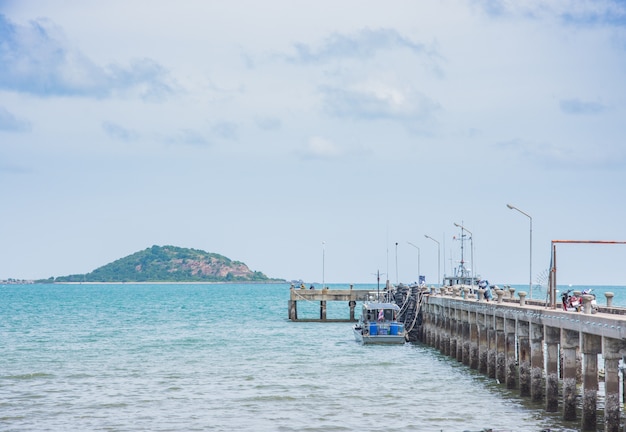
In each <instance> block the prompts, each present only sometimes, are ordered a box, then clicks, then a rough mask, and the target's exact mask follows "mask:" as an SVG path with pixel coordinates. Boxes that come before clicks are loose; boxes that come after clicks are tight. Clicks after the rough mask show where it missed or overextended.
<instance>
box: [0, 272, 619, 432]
mask: <svg viewBox="0 0 626 432" xmlns="http://www.w3.org/2000/svg"><path fill="white" fill-rule="evenodd" d="M355 288H373V289H375V288H376V287H375V286H371V285H368V286H360V285H359V286H355ZM602 289H604V290H607V287H597V289H596V292H597V293H601V292H602ZM610 290H611V291H613V292H615V293H616V300H615V302H616V303H619V302H622V303H621V304H622V305H623V304H626V295H624V294H623V293H622V292H621V291H619V289H617V288H615V287H611V288H610ZM621 290H622V291H624V292H626V288H621ZM0 296H1V298H2V301H1V303H0V318H1V319H0V353H1V355H0V430H3V431H44V430H45V431H85V430H107V431H182V430H185V431H191V430H198V431H301V430H305V431H352V430H359V431H374V430H382V429H384V430H387V431H408V430H410V431H465V430H482V429H483V428H488V427H490V428H494V429H495V430H506V431H540V430H542V429H546V428H550V429H551V430H552V431H555V430H562V431H565V430H576V429H577V424H576V423H574V424H565V423H563V422H561V421H560V419H559V417H560V416H559V414H554V415H549V414H546V413H544V411H543V410H542V409H541V406H533V405H532V404H530V403H529V402H528V401H526V400H525V399H521V398H519V397H518V396H517V395H516V393H515V392H509V391H507V390H506V389H504V388H503V386H501V385H498V384H497V383H495V382H494V381H493V380H490V379H488V378H486V377H483V376H482V375H479V374H477V373H475V372H473V371H471V370H469V369H468V368H466V367H465V366H463V365H461V364H459V363H458V362H457V361H456V360H452V359H449V358H447V357H444V356H442V355H441V354H439V353H438V352H437V351H435V350H433V349H431V348H429V347H425V346H422V345H419V344H406V345H404V346H392V347H378V346H361V345H359V344H357V343H356V342H355V341H354V338H353V336H352V331H351V324H350V323H292V322H290V321H289V320H288V319H287V316H288V308H287V301H288V299H289V285H288V284H276V285H219V284H217V285H209V284H206V285H203V284H198V285H193V284H182V285H168V284H154V285H151V284H138V285H134V284H124V285H90V284H84V285H0ZM600 297H601V296H599V298H600ZM329 303H330V302H329ZM347 311H348V307H347V305H342V304H339V303H333V304H329V310H328V314H329V318H330V317H333V316H337V317H346V316H347V314H348V312H347ZM298 312H299V315H300V316H301V317H302V316H307V314H310V316H311V317H315V316H316V315H318V314H319V304H318V303H315V304H304V303H303V302H300V303H299V304H298Z"/></svg>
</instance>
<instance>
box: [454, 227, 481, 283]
mask: <svg viewBox="0 0 626 432" xmlns="http://www.w3.org/2000/svg"><path fill="white" fill-rule="evenodd" d="M454 226H456V227H459V228H461V241H463V231H467V232H468V233H469V235H470V260H471V261H472V267H471V268H472V273H471V277H470V281H471V283H472V286H473V285H474V279H475V275H476V268H475V266H474V234H472V232H471V231H470V230H468V229H467V228H465V226H464V225H463V223H462V222H461V225H459V224H458V223H456V222H455V223H454Z"/></svg>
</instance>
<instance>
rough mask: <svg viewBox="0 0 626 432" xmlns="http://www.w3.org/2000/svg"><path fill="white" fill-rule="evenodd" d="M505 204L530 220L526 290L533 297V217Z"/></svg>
mask: <svg viewBox="0 0 626 432" xmlns="http://www.w3.org/2000/svg"><path fill="white" fill-rule="evenodd" d="M506 206H507V207H508V208H509V209H511V210H517V211H518V212H520V213H521V214H523V215H524V216H526V217H527V218H528V220H529V221H530V262H529V264H528V290H529V293H530V297H529V298H533V218H532V217H531V216H530V215H529V214H528V213H526V212H523V211H521V210H520V209H518V208H517V207H515V206H513V205H511V204H507V205H506Z"/></svg>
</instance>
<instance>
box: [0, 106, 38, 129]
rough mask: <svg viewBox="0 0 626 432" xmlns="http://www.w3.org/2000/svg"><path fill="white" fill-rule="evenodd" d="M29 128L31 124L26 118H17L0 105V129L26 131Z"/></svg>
mask: <svg viewBox="0 0 626 432" xmlns="http://www.w3.org/2000/svg"><path fill="white" fill-rule="evenodd" d="M30 130H31V125H30V122H29V121H28V120H24V119H21V118H18V117H16V116H15V115H14V114H12V113H10V112H9V111H7V110H6V109H5V108H3V107H1V106H0V131H7V132H28V131H30Z"/></svg>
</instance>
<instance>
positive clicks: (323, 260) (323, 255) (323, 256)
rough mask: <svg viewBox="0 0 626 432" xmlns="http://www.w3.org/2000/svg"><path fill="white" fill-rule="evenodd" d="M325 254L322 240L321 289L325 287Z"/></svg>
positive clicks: (324, 243)
mask: <svg viewBox="0 0 626 432" xmlns="http://www.w3.org/2000/svg"><path fill="white" fill-rule="evenodd" d="M325 255H326V242H325V241H323V242H322V289H324V288H325V285H324V284H325V282H324V271H325V268H324V267H325V265H324V264H325Z"/></svg>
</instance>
